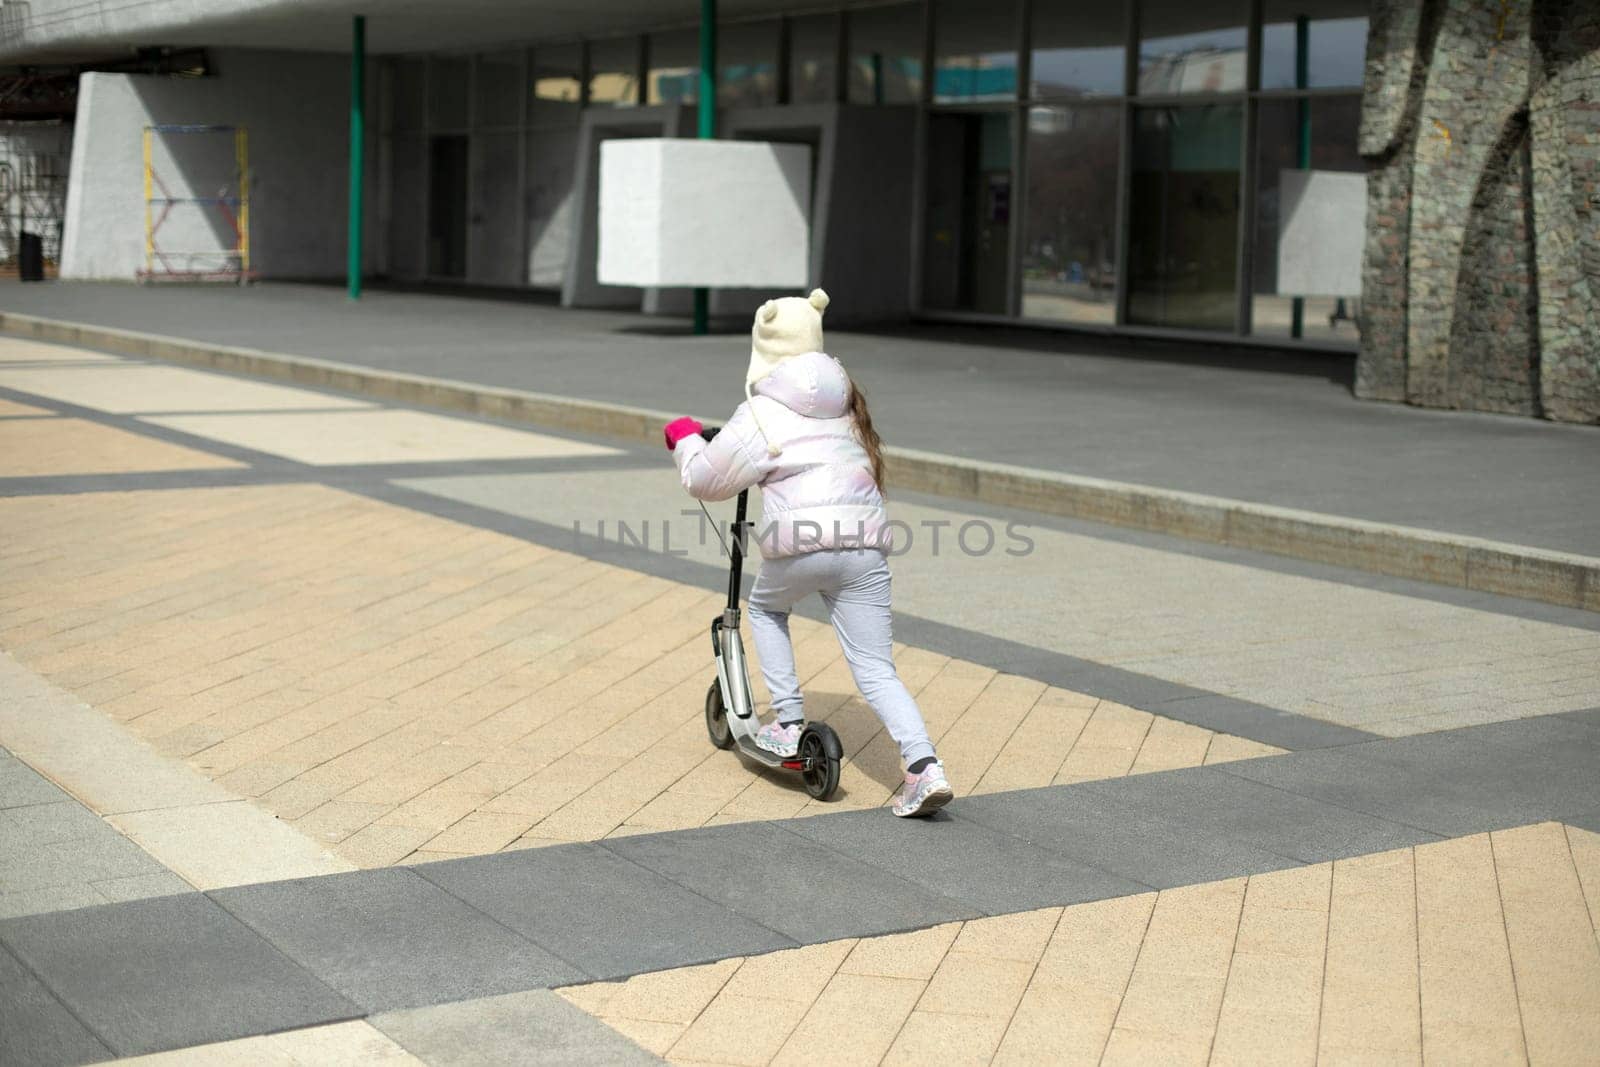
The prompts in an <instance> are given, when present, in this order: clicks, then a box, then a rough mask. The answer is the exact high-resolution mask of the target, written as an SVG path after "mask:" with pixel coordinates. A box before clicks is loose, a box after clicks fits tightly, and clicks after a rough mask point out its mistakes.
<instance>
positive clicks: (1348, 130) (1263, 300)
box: [1250, 96, 1366, 345]
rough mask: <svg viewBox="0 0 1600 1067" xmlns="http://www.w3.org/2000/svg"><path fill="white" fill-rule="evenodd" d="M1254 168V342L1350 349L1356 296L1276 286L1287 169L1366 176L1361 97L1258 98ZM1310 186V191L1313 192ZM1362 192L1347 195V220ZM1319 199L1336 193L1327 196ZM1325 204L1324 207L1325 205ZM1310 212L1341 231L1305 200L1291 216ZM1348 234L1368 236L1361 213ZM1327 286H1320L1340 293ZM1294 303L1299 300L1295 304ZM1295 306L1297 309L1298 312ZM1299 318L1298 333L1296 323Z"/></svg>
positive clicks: (1361, 203) (1328, 214)
mask: <svg viewBox="0 0 1600 1067" xmlns="http://www.w3.org/2000/svg"><path fill="white" fill-rule="evenodd" d="M1256 116H1257V119H1256V121H1257V125H1258V149H1257V156H1256V160H1257V164H1256V219H1255V237H1254V244H1253V246H1252V247H1253V253H1254V254H1253V257H1252V264H1251V272H1252V274H1253V275H1254V277H1253V279H1252V281H1253V284H1252V286H1251V301H1250V318H1251V332H1252V333H1254V334H1256V335H1258V336H1269V337H1304V338H1308V339H1315V340H1318V341H1335V342H1346V343H1349V344H1352V345H1353V344H1355V343H1356V341H1357V340H1358V339H1359V336H1358V334H1357V333H1356V306H1357V303H1358V298H1359V293H1356V292H1350V293H1329V292H1322V293H1299V294H1296V293H1282V292H1280V288H1281V287H1280V286H1279V284H1278V281H1279V279H1278V256H1279V251H1280V240H1279V238H1280V236H1281V234H1282V227H1283V223H1284V221H1285V219H1284V215H1285V212H1286V211H1287V210H1290V208H1289V207H1288V206H1287V205H1285V203H1284V196H1283V193H1284V190H1283V188H1282V186H1283V174H1284V172H1285V171H1297V170H1306V169H1309V170H1313V171H1342V172H1346V173H1351V174H1360V173H1363V172H1364V171H1365V170H1366V166H1365V164H1364V163H1363V162H1362V160H1361V155H1360V153H1359V152H1358V151H1357V150H1356V130H1357V127H1358V126H1359V125H1360V122H1361V98H1360V97H1359V96H1332V97H1329V96H1323V97H1317V98H1315V99H1311V100H1263V101H1261V103H1260V104H1259V105H1258V108H1257V112H1256ZM1313 188H1315V187H1313ZM1363 189H1364V187H1362V186H1357V187H1356V188H1355V189H1354V190H1351V192H1353V193H1354V194H1356V195H1355V196H1353V197H1351V198H1350V199H1352V200H1355V201H1356V203H1347V205H1346V206H1347V207H1348V208H1349V209H1350V210H1351V212H1352V214H1354V212H1355V211H1356V210H1357V209H1358V207H1359V210H1360V211H1361V212H1363V213H1364V212H1365V210H1366V205H1365V200H1364V195H1363ZM1319 192H1320V195H1323V196H1327V195H1337V194H1334V193H1332V191H1330V190H1323V191H1319ZM1325 204H1326V201H1324V205H1325ZM1306 209H1309V210H1311V211H1312V212H1313V213H1314V214H1320V215H1322V216H1323V217H1324V218H1325V220H1326V221H1328V222H1331V223H1332V224H1334V225H1339V220H1338V218H1337V213H1336V212H1330V211H1328V210H1327V208H1326V207H1325V206H1324V207H1323V209H1322V210H1321V211H1319V210H1318V205H1316V204H1314V203H1310V202H1308V201H1301V202H1299V203H1297V204H1295V205H1294V206H1293V208H1292V210H1294V211H1296V212H1298V211H1301V210H1306ZM1348 225H1349V227H1350V228H1351V229H1353V230H1355V231H1357V232H1364V231H1365V228H1366V227H1365V221H1364V214H1363V215H1361V216H1357V217H1352V218H1350V219H1349V220H1348ZM1338 287H1339V286H1337V285H1336V284H1330V285H1328V286H1324V287H1321V288H1338ZM1296 297H1299V298H1300V299H1299V300H1298V301H1297V300H1296ZM1297 304H1298V307H1297ZM1297 319H1298V320H1299V323H1300V325H1299V328H1298V332H1296V327H1295V322H1296V320H1297Z"/></svg>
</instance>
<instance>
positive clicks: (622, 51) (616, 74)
mask: <svg viewBox="0 0 1600 1067" xmlns="http://www.w3.org/2000/svg"><path fill="white" fill-rule="evenodd" d="M535 62H537V57H535ZM638 102H639V38H637V37H623V38H621V39H619V40H615V41H594V42H592V43H591V44H590V45H589V103H591V104H598V105H600V106H602V107H607V106H609V107H630V106H632V105H634V104H637V103H638Z"/></svg>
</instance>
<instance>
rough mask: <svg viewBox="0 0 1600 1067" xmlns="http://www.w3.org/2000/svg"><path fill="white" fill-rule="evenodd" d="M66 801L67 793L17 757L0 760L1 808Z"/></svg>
mask: <svg viewBox="0 0 1600 1067" xmlns="http://www.w3.org/2000/svg"><path fill="white" fill-rule="evenodd" d="M64 799H66V794H65V793H63V792H62V791H61V790H59V789H57V788H56V787H55V786H54V785H52V784H51V783H50V782H49V781H48V780H46V779H45V778H43V777H41V776H40V775H39V774H38V773H36V772H35V771H34V769H33V768H32V767H29V766H28V765H27V764H26V763H23V762H22V761H21V760H19V759H17V758H16V757H15V756H11V757H9V758H7V759H4V760H0V808H21V807H26V806H28V805H30V804H50V803H54V802H56V801H59V800H64Z"/></svg>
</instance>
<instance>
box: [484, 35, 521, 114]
mask: <svg viewBox="0 0 1600 1067" xmlns="http://www.w3.org/2000/svg"><path fill="white" fill-rule="evenodd" d="M521 85H522V52H521V51H520V50H518V51H508V52H489V53H485V54H484V55H481V56H479V57H478V69H477V71H476V72H475V73H474V75H473V92H474V93H475V94H476V95H477V98H478V100H477V106H476V107H475V108H474V109H473V112H472V124H473V125H474V126H476V127H478V128H479V129H482V128H484V127H494V126H515V125H517V124H518V123H520V122H521V121H522V90H521Z"/></svg>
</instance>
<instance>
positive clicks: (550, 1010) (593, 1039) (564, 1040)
mask: <svg viewBox="0 0 1600 1067" xmlns="http://www.w3.org/2000/svg"><path fill="white" fill-rule="evenodd" d="M367 1021H368V1022H370V1023H372V1025H373V1026H376V1027H377V1028H378V1029H379V1030H382V1031H383V1032H384V1033H386V1034H388V1035H389V1036H390V1037H392V1038H393V1039H394V1040H395V1041H397V1042H398V1043H399V1044H400V1045H401V1046H402V1047H403V1048H405V1050H406V1051H407V1052H410V1053H411V1054H412V1055H413V1056H416V1057H417V1058H418V1059H420V1060H422V1061H423V1062H425V1063H428V1064H430V1065H431V1067H500V1065H502V1064H507V1063H517V1064H530V1065H533V1067H543V1065H547V1064H548V1065H550V1067H555V1065H558V1064H559V1065H561V1067H589V1065H594V1067H600V1065H609V1064H619V1065H621V1067H634V1065H641V1067H642V1065H645V1064H659V1063H663V1062H665V1061H663V1060H661V1059H659V1058H658V1057H656V1056H652V1055H651V1054H650V1053H648V1052H646V1051H645V1050H644V1049H642V1048H640V1047H639V1046H638V1045H635V1044H634V1043H633V1042H632V1041H629V1040H628V1039H627V1038H625V1037H623V1036H622V1035H621V1034H619V1033H617V1032H616V1031H615V1030H613V1029H611V1027H609V1026H607V1025H606V1024H605V1023H603V1022H601V1021H600V1020H599V1019H596V1018H594V1017H593V1016H591V1015H589V1014H588V1013H587V1012H585V1011H583V1010H582V1009H581V1008H578V1007H576V1006H574V1005H572V1004H569V1003H568V1002H567V1001H566V1000H564V999H562V998H561V997H559V996H557V995H556V994H555V993H552V992H550V991H549V990H548V989H534V990H529V991H528V992H525V993H511V994H508V995H505V996H499V997H487V998H485V999H483V1000H472V1001H467V1002H465V1003H459V1004H440V1005H438V1006H437V1007H431V1008H415V1009H412V1010H410V1011H395V1012H384V1013H383V1014H381V1015H374V1016H373V1017H372V1018H370V1019H369V1020H367Z"/></svg>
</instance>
